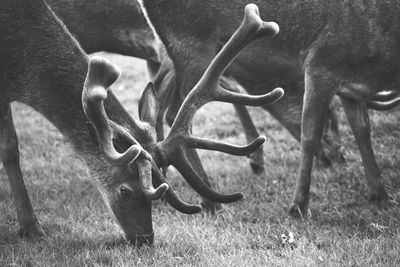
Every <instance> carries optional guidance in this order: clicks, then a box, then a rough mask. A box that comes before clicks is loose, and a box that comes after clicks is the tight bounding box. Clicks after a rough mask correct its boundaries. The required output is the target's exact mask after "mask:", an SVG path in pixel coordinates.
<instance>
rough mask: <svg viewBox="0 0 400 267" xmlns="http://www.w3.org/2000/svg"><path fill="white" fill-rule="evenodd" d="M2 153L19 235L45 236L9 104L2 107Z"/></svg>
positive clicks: (0, 121)
mask: <svg viewBox="0 0 400 267" xmlns="http://www.w3.org/2000/svg"><path fill="white" fill-rule="evenodd" d="M0 153H1V160H2V162H3V165H4V168H5V170H6V173H7V176H8V180H9V182H10V187H11V192H12V195H13V198H14V204H15V207H16V210H17V218H18V223H19V226H20V230H19V236H20V237H26V238H34V237H40V236H43V235H44V233H43V231H42V230H41V229H40V227H39V224H38V221H37V219H36V217H35V214H34V212H33V209H32V205H31V202H30V200H29V196H28V192H27V190H26V187H25V184H24V180H23V178H22V173H21V169H20V165H19V150H18V139H17V134H16V132H15V127H14V122H13V119H12V114H11V107H10V105H9V104H8V105H6V106H5V107H2V108H1V109H0Z"/></svg>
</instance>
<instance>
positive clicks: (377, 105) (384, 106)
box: [367, 97, 400, 111]
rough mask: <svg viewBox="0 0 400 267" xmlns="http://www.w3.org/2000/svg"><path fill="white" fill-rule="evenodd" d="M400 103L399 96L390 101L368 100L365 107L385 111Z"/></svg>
mask: <svg viewBox="0 0 400 267" xmlns="http://www.w3.org/2000/svg"><path fill="white" fill-rule="evenodd" d="M399 103H400V97H397V98H395V99H392V100H390V101H386V102H383V101H369V102H367V107H368V108H369V109H375V110H380V111H387V110H390V109H392V108H394V107H396V106H397V105H398V104H399Z"/></svg>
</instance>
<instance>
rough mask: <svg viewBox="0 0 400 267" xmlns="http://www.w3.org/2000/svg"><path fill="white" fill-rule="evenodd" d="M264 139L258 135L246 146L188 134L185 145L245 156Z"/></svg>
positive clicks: (254, 149)
mask: <svg viewBox="0 0 400 267" xmlns="http://www.w3.org/2000/svg"><path fill="white" fill-rule="evenodd" d="M265 140H266V138H265V136H259V137H257V138H256V139H254V141H253V142H251V143H250V144H248V145H246V146H234V145H230V144H227V143H224V142H217V141H213V140H208V139H204V138H200V137H196V136H189V137H188V141H189V142H188V146H187V147H188V148H200V149H206V150H214V151H220V152H224V153H227V154H231V155H235V156H247V155H250V154H251V153H253V152H254V151H256V150H257V149H258V148H259V147H260V146H261V145H262V144H263V143H264V142H265Z"/></svg>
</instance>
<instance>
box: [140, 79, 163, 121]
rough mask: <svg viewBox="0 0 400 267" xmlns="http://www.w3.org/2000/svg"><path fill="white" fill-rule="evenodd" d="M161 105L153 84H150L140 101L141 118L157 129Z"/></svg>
mask: <svg viewBox="0 0 400 267" xmlns="http://www.w3.org/2000/svg"><path fill="white" fill-rule="evenodd" d="M158 109H159V103H158V98H157V94H156V91H155V89H154V85H153V83H151V82H150V83H148V84H147V86H146V88H145V89H144V91H143V94H142V97H141V98H140V101H139V118H140V120H141V121H144V122H147V123H149V124H150V125H151V126H153V127H155V125H156V121H157V114H158Z"/></svg>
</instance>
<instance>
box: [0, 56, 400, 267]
mask: <svg viewBox="0 0 400 267" xmlns="http://www.w3.org/2000/svg"><path fill="white" fill-rule="evenodd" d="M106 56H107V57H108V58H109V59H111V60H112V61H114V62H116V63H117V64H119V65H120V66H121V67H122V69H123V72H124V75H123V76H122V78H121V79H120V81H119V82H118V84H117V85H115V86H114V88H113V90H114V91H115V92H116V94H117V95H118V96H119V98H120V99H121V101H122V102H123V104H124V106H125V107H126V108H127V109H128V110H129V112H130V113H131V114H132V115H133V116H134V117H137V104H138V99H139V97H140V94H141V91H142V89H143V88H144V86H145V84H146V78H145V64H144V63H143V62H142V61H139V60H133V59H129V58H124V57H120V56H116V55H106ZM13 111H14V118H15V123H16V128H17V132H18V136H19V145H20V151H21V165H22V171H23V174H24V177H25V183H26V185H27V188H28V191H29V195H30V198H31V201H32V204H33V206H34V208H35V211H36V215H37V217H38V218H39V221H40V223H41V225H42V226H43V228H44V230H45V232H46V234H47V237H46V238H45V239H42V240H38V241H26V240H21V239H19V238H18V235H17V232H18V225H17V221H16V214H15V210H14V206H13V203H12V198H11V194H10V189H9V185H8V180H7V176H6V174H5V171H4V169H3V167H2V166H1V169H0V213H1V216H0V266H110V265H111V266H135V265H143V266H146V265H156V266H160V265H161V266H176V265H180V266H192V265H196V266H265V265H274V266H315V265H328V266H343V265H344V266H349V265H354V266H370V265H385V266H395V265H397V266H398V265H400V256H399V254H398V252H399V251H400V209H399V203H400V190H399V189H400V179H399V174H400V168H399V166H400V165H399V164H400V156H399V154H398V151H399V150H400V138H399V137H400V125H399V124H398V118H399V117H400V109H399V108H397V109H395V110H393V111H391V112H387V113H382V112H380V113H378V112H371V124H372V139H373V146H374V149H375V154H376V157H377V160H378V164H379V166H380V167H381V170H382V176H383V177H384V180H385V185H386V187H387V190H388V192H389V193H390V195H391V197H392V201H391V205H389V206H388V207H384V208H382V207H378V206H376V205H374V204H371V203H369V202H368V201H367V187H366V180H365V177H364V170H363V167H362V163H361V158H360V156H359V153H358V150H357V148H356V145H355V142H354V138H353V136H352V135H351V134H350V129H349V126H348V124H347V122H346V120H345V118H344V115H343V112H342V111H341V113H340V120H341V135H342V141H343V144H344V146H345V152H346V154H345V157H346V159H347V163H346V164H344V165H335V166H333V167H331V168H318V167H317V168H314V172H313V181H312V189H311V190H312V194H311V202H310V215H309V219H308V220H307V221H298V220H293V219H291V218H290V217H288V215H287V208H288V205H289V203H290V200H291V196H292V193H293V190H294V185H295V179H296V171H297V164H298V160H299V154H300V153H299V144H298V143H297V142H296V141H295V140H294V139H293V138H292V137H291V136H290V135H289V134H288V133H287V131H286V130H285V129H283V128H282V127H281V126H280V125H279V124H278V123H277V122H276V121H275V120H274V119H272V118H271V117H270V116H269V114H267V113H266V112H265V111H263V110H261V109H251V113H252V115H253V118H254V121H255V122H256V124H257V127H258V129H259V130H260V132H261V133H263V134H265V135H266V136H267V138H268V139H267V142H266V144H265V145H264V153H265V157H266V166H265V167H266V171H265V173H264V174H262V175H259V176H257V175H255V174H253V173H252V171H251V170H250V167H249V164H248V161H247V159H246V158H243V157H233V156H229V155H225V154H221V153H215V152H209V151H201V153H200V154H201V158H202V161H203V163H204V165H205V167H206V169H207V171H208V173H209V174H211V175H210V176H211V177H212V179H213V183H214V185H215V187H216V188H217V189H218V190H219V191H222V192H234V191H242V192H243V193H244V195H245V198H244V199H243V200H242V201H240V202H238V203H234V204H229V205H224V210H223V212H221V213H219V214H217V215H214V216H212V215H208V214H199V215H192V216H188V215H184V214H180V213H178V212H176V211H175V210H173V209H172V208H171V207H169V206H167V205H165V204H163V203H161V202H156V203H155V205H154V208H153V218H154V228H155V232H156V238H155V245H154V247H152V248H148V247H145V248H141V249H136V248H133V247H131V246H129V245H127V244H126V243H124V242H120V241H121V231H120V230H119V228H118V226H117V225H116V222H115V220H114V218H113V217H112V215H111V213H110V212H109V211H108V210H107V208H106V207H105V205H104V203H103V200H102V198H101V196H100V194H99V192H98V191H97V189H96V187H95V183H93V181H92V180H91V178H90V177H89V176H88V173H87V171H86V169H85V166H84V164H83V163H82V162H81V161H80V160H79V159H78V158H77V157H75V155H74V153H73V151H72V149H71V148H70V147H69V145H68V144H67V143H66V142H65V141H64V139H63V137H62V136H61V135H60V133H58V132H57V131H56V129H55V128H54V127H53V126H52V125H51V124H50V123H48V122H47V121H46V120H45V119H43V118H42V117H41V116H40V115H38V114H37V113H36V112H34V111H33V110H32V109H30V108H29V107H26V106H24V105H21V104H18V103H16V104H14V105H13ZM194 132H195V133H196V134H197V135H200V136H205V137H211V138H216V139H222V140H224V141H229V142H233V143H240V144H244V143H245V138H244V134H243V131H242V129H241V126H240V123H239V121H238V119H237V118H236V116H235V114H234V111H233V108H232V107H231V106H230V105H227V104H220V103H218V104H215V103H212V104H209V105H207V106H206V107H205V108H203V109H201V110H200V111H199V112H198V114H197V116H196V120H195V127H194ZM168 176H169V180H170V181H171V184H172V185H173V186H174V188H176V189H177V190H178V191H179V192H180V194H181V196H182V198H183V199H185V200H188V201H191V202H198V201H199V199H198V196H197V195H196V194H195V193H194V192H193V190H191V189H190V188H189V187H188V186H187V185H186V183H185V182H184V181H183V179H182V178H181V177H179V175H178V174H177V172H176V171H175V170H173V169H171V170H170V171H169V174H168ZM289 234H290V235H293V237H294V240H290V241H291V242H288V239H287V238H286V239H285V237H289ZM292 241H293V242H292Z"/></svg>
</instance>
